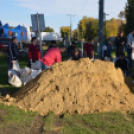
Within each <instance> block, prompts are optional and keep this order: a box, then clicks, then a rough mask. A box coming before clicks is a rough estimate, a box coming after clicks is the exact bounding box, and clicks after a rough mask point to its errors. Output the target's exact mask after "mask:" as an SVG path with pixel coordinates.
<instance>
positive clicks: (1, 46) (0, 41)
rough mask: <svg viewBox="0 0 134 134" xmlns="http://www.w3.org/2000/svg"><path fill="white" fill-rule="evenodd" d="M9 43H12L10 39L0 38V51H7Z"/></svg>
mask: <svg viewBox="0 0 134 134" xmlns="http://www.w3.org/2000/svg"><path fill="white" fill-rule="evenodd" d="M10 43H12V39H11V38H0V50H7V47H8V45H9V44H10Z"/></svg>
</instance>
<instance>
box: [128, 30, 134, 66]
mask: <svg viewBox="0 0 134 134" xmlns="http://www.w3.org/2000/svg"><path fill="white" fill-rule="evenodd" d="M133 36H134V29H133V30H132V31H131V33H130V34H129V35H128V36H127V54H128V58H129V67H133V64H132V52H133V49H134V37H133Z"/></svg>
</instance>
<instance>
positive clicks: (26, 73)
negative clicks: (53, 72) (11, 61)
mask: <svg viewBox="0 0 134 134" xmlns="http://www.w3.org/2000/svg"><path fill="white" fill-rule="evenodd" d="M40 72H41V71H38V70H33V69H30V68H24V69H20V67H19V64H18V63H16V64H15V65H14V66H13V69H11V70H9V71H8V82H9V83H10V84H11V85H13V86H15V87H21V86H22V85H25V84H26V83H28V82H29V81H30V80H31V79H33V78H35V77H36V76H37V75H38V74H39V73H40Z"/></svg>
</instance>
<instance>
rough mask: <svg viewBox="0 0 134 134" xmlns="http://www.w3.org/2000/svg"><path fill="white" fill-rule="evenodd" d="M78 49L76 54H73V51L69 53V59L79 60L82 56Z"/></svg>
mask: <svg viewBox="0 0 134 134" xmlns="http://www.w3.org/2000/svg"><path fill="white" fill-rule="evenodd" d="M78 51H79V53H78V55H76V56H75V55H74V54H73V52H72V53H70V55H69V58H71V60H79V59H80V58H83V54H82V52H81V51H80V50H78Z"/></svg>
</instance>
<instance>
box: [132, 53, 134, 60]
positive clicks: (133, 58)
mask: <svg viewBox="0 0 134 134" xmlns="http://www.w3.org/2000/svg"><path fill="white" fill-rule="evenodd" d="M132 60H134V52H133V53H132Z"/></svg>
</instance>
